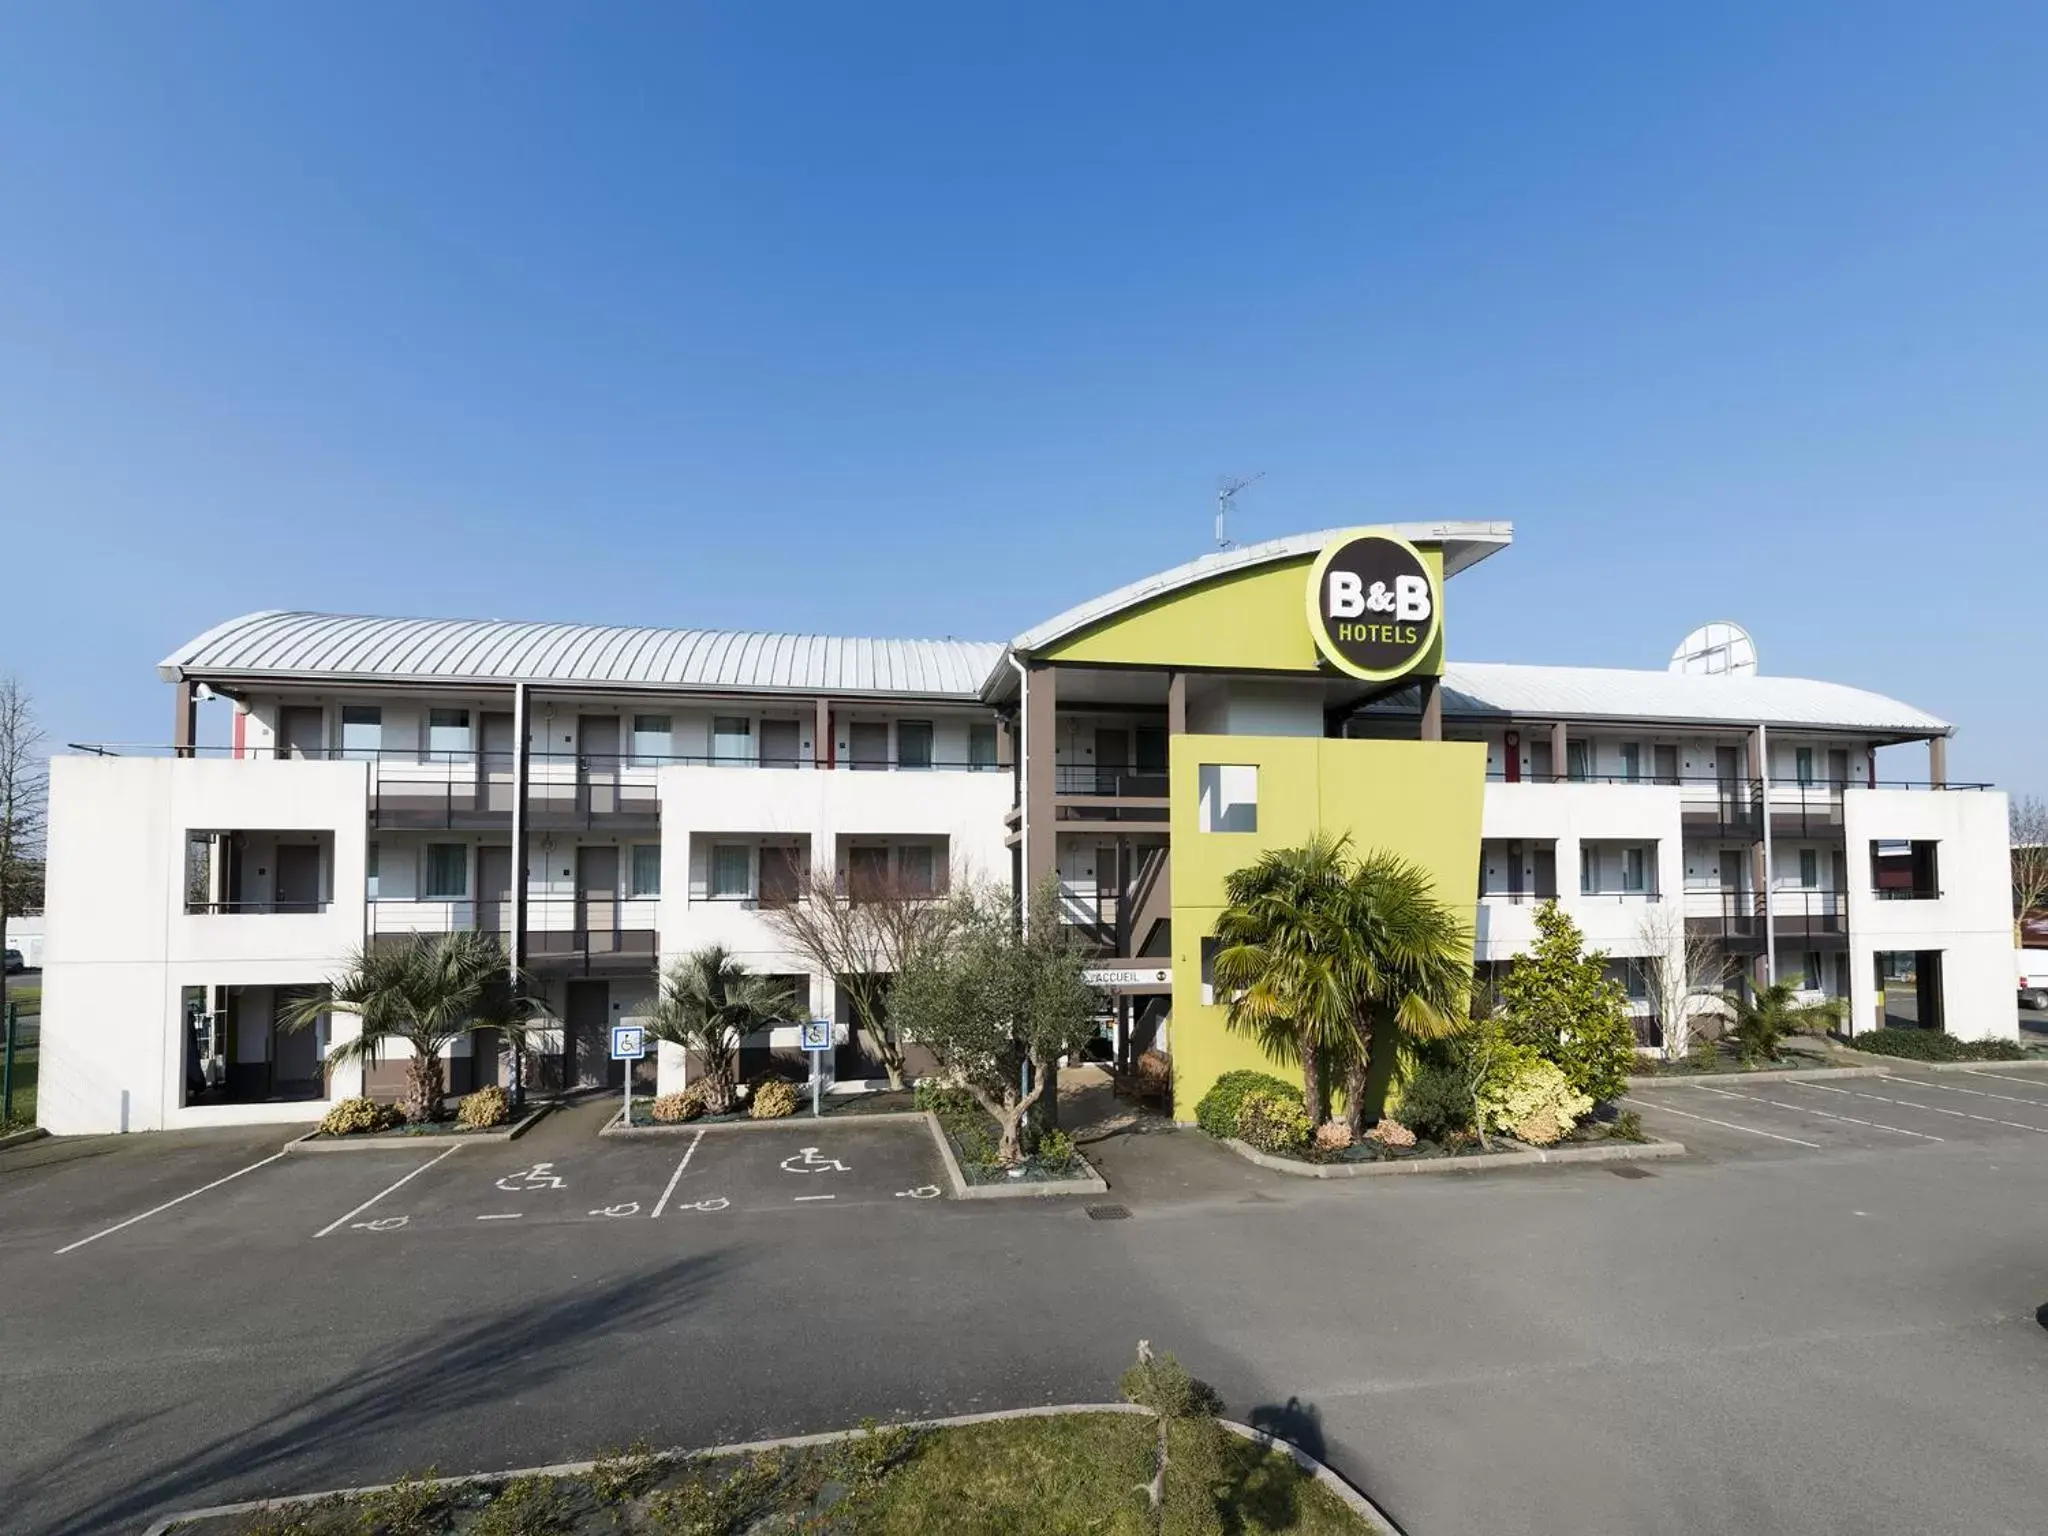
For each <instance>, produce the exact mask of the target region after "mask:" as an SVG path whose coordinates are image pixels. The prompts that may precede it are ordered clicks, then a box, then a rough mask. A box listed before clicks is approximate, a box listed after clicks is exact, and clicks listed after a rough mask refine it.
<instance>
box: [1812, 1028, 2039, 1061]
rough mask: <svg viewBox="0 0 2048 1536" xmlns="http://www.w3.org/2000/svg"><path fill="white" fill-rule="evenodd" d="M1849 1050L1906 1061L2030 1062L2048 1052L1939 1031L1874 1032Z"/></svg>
mask: <svg viewBox="0 0 2048 1536" xmlns="http://www.w3.org/2000/svg"><path fill="white" fill-rule="evenodd" d="M1849 1048H1850V1049H1851V1050H1856V1051H1864V1052H1867V1053H1868V1054H1870V1055H1873V1056H1897V1057H1900V1058H1902V1059H1903V1060H1906V1061H2030V1060H2035V1059H2039V1058H2042V1057H2048V1049H2043V1048H2041V1047H2039V1046H2025V1045H2021V1044H2019V1043H2018V1042H2017V1041H2013V1040H1958V1039H1957V1038H1956V1037H1955V1036H1954V1035H1949V1034H1944V1033H1942V1031H1940V1030H1938V1029H1873V1030H1866V1031H1865V1032H1864V1033H1862V1034H1860V1035H1857V1036H1855V1037H1854V1038H1853V1039H1851V1040H1850V1041H1849Z"/></svg>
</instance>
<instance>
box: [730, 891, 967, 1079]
mask: <svg viewBox="0 0 2048 1536" xmlns="http://www.w3.org/2000/svg"><path fill="white" fill-rule="evenodd" d="M767 917H768V921H769V924H770V926H771V927H773V928H774V929H775V931H776V932H777V933H778V934H780V935H781V937H782V939H783V941H784V942H785V943H787V944H788V945H789V947H790V948H791V949H793V950H795V951H796V952H797V953H798V954H800V955H802V956H803V957H804V958H805V959H807V960H809V961H810V963H811V965H812V967H813V968H814V969H816V970H818V971H821V972H823V973H824V976H825V983H826V985H827V986H830V985H832V984H833V983H835V982H836V983H837V984H838V985H839V986H840V987H841V988H843V989H844V990H845V992H846V1000H847V1003H848V1004H849V1005H850V1006H851V1008H852V1010H853V1023H854V1025H855V1027H856V1028H858V1029H860V1030H862V1031H864V1032H865V1033H866V1035H867V1037H868V1039H869V1040H870V1041H872V1042H873V1045H874V1050H875V1054H876V1055H877V1056H879V1057H880V1058H881V1061H882V1068H883V1070H884V1071H886V1072H887V1073H888V1074H889V1086H890V1087H891V1088H901V1087H902V1086H903V1035H902V1032H901V1031H900V1030H898V1029H897V1028H896V1026H895V1025H894V1024H892V1023H891V1022H890V1019H889V985H890V982H891V980H892V979H893V978H894V976H895V975H896V973H897V972H898V971H899V970H901V969H902V968H903V962H904V960H905V959H906V958H907V957H908V956H910V955H912V954H914V953H915V952H916V951H917V948H918V946H919V945H921V944H925V943H928V942H931V941H932V940H934V939H936V938H937V937H938V936H939V934H940V933H941V932H942V931H943V929H944V927H945V925H946V922H947V908H946V905H945V901H944V893H943V892H933V891H931V890H928V889H925V888H923V887H920V886H917V885H912V884H908V883H906V882H904V881H902V880H899V879H896V878H894V877H890V876H883V875H875V876H872V877H869V876H858V877H855V876H852V875H849V878H848V882H847V889H846V890H843V891H842V890H841V889H840V888H839V884H838V881H837V880H835V878H834V877H833V875H832V874H831V873H830V872H829V871H826V870H820V869H819V868H818V867H817V866H816V865H815V864H814V865H812V866H811V868H810V869H809V870H808V871H807V872H806V873H805V874H804V875H803V876H802V877H801V878H800V879H799V880H798V882H797V889H796V892H795V895H794V897H793V898H792V899H790V900H787V901H785V902H784V903H783V904H782V905H779V906H776V907H772V908H770V909H769V910H768V912H767Z"/></svg>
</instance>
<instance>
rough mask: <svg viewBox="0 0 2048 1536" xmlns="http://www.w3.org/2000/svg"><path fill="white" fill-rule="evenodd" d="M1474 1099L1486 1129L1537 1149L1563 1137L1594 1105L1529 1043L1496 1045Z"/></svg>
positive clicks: (1569, 1132) (1568, 1133) (1589, 1098)
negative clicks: (1503, 1132)
mask: <svg viewBox="0 0 2048 1536" xmlns="http://www.w3.org/2000/svg"><path fill="white" fill-rule="evenodd" d="M1477 1098H1478V1104H1479V1118H1480V1120H1481V1122H1482V1123H1483V1124H1484V1125H1485V1127H1486V1128H1487V1129H1488V1130H1490V1131H1506V1132H1507V1133H1508V1134H1509V1135H1510V1136H1513V1137H1515V1138H1516V1139H1517V1140H1519V1141H1526V1142H1528V1143H1529V1144H1530V1145H1531V1146H1536V1147H1547V1146H1550V1145H1552V1144H1553V1143H1555V1142H1559V1141H1562V1140H1563V1139H1564V1138H1565V1137H1566V1136H1568V1135H1570V1134H1571V1130H1572V1127H1573V1126H1574V1125H1576V1124H1577V1123H1578V1119H1579V1116H1581V1115H1583V1114H1585V1113H1586V1112H1587V1111H1589V1110H1590V1109H1592V1107H1593V1100H1592V1099H1591V1097H1589V1096H1588V1095H1586V1094H1583V1093H1579V1092H1577V1091H1575V1090H1574V1089H1573V1088H1572V1085H1571V1083H1570V1082H1569V1081H1567V1080H1566V1078H1565V1075H1564V1073H1563V1071H1562V1070H1560V1069H1559V1068H1558V1067H1557V1066H1556V1064H1555V1063H1553V1062H1549V1061H1545V1060H1544V1059H1543V1057H1542V1056H1541V1055H1540V1054H1538V1053H1537V1052H1536V1051H1535V1050H1534V1049H1533V1048H1532V1047H1529V1046H1525V1045H1511V1044H1508V1043H1507V1042H1505V1041H1503V1042H1502V1043H1501V1044H1500V1045H1498V1046H1496V1047H1495V1048H1494V1052H1493V1058H1492V1061H1491V1063H1490V1065H1489V1066H1488V1069H1487V1073H1486V1078H1485V1080H1484V1081H1483V1082H1481V1083H1480V1085H1479V1092H1478V1095H1477Z"/></svg>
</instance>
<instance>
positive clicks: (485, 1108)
mask: <svg viewBox="0 0 2048 1536" xmlns="http://www.w3.org/2000/svg"><path fill="white" fill-rule="evenodd" d="M511 1118H512V1095H511V1094H509V1093H507V1092H506V1091H505V1090H504V1089H502V1088H500V1087H498V1086H497V1084H495V1083H492V1084H490V1085H488V1086H486V1087H483V1088H479V1089H477V1091H476V1092H475V1093H468V1094H464V1095H463V1097H462V1105H461V1107H460V1108H459V1109H457V1110H456V1112H455V1123H456V1124H458V1125H462V1126H466V1127H468V1128H469V1129H470V1130H472V1131H483V1130H489V1129H490V1128H491V1127H492V1126H494V1125H503V1124H504V1123H505V1122H506V1121H507V1120H510V1119H511Z"/></svg>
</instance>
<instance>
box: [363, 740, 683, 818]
mask: <svg viewBox="0 0 2048 1536" xmlns="http://www.w3.org/2000/svg"><path fill="white" fill-rule="evenodd" d="M666 761H668V760H667V759H660V760H655V759H648V758H640V757H628V756H603V755H591V754H588V753H550V752H536V753H534V754H532V756H531V757H529V758H528V759H527V783H526V819H527V825H528V826H529V827H530V828H531V829H532V830H534V831H536V832H591V831H605V832H651V831H654V830H656V829H657V828H658V827H659V826H660V825H661V802H660V799H659V797H658V792H657V790H656V787H655V772H656V768H657V767H658V766H659V763H661V762H666ZM677 761H682V759H677ZM700 761H701V760H700ZM513 795H514V775H513V765H512V755H511V754H510V753H509V752H484V753H476V752H445V753H431V754H422V753H405V754H397V753H378V754H376V755H375V756H374V757H372V758H371V760H370V826H371V827H372V828H373V829H375V830H377V831H416V832H426V831H482V830H492V831H496V830H503V829H506V828H509V827H510V826H511V825H512V801H513Z"/></svg>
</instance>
